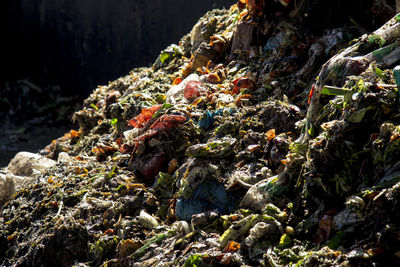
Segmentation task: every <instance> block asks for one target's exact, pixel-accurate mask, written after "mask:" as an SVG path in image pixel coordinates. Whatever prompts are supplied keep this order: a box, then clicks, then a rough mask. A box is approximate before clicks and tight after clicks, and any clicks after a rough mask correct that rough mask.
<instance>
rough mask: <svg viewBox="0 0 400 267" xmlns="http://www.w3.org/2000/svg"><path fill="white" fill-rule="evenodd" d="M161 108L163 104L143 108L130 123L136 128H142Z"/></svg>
mask: <svg viewBox="0 0 400 267" xmlns="http://www.w3.org/2000/svg"><path fill="white" fill-rule="evenodd" d="M160 108H161V105H154V106H152V107H151V108H143V109H142V112H141V113H140V114H139V115H137V116H136V117H135V118H133V119H131V120H129V121H128V124H129V125H130V126H132V127H134V128H142V127H143V126H144V124H145V123H146V122H148V121H149V120H150V119H151V117H152V116H153V114H154V113H156V112H157V110H159V109H160Z"/></svg>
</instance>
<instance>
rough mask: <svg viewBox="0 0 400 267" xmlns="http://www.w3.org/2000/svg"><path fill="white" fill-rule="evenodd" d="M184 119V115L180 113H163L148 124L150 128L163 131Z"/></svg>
mask: <svg viewBox="0 0 400 267" xmlns="http://www.w3.org/2000/svg"><path fill="white" fill-rule="evenodd" d="M186 120H187V119H186V117H185V116H182V115H170V114H164V115H162V116H161V117H160V118H158V119H157V120H156V121H155V122H154V123H153V124H152V125H151V126H150V129H152V130H156V131H165V130H169V129H170V128H172V127H176V126H178V125H179V124H181V123H184V122H186Z"/></svg>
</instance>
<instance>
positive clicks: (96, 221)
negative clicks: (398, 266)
mask: <svg viewBox="0 0 400 267" xmlns="http://www.w3.org/2000/svg"><path fill="white" fill-rule="evenodd" d="M347 2H349V1H290V0H286V1H283V0H280V1H272V0H271V1H268V0H266V1H242V0H241V1H239V2H238V3H237V4H235V5H233V6H232V7H231V8H230V9H229V10H213V11H210V12H209V13H207V14H206V15H205V16H204V17H203V18H201V19H200V20H199V22H198V23H197V24H196V25H195V26H194V28H193V30H192V31H191V33H190V34H188V35H186V36H184V37H183V38H182V40H181V41H180V43H179V45H171V46H169V47H167V48H166V49H165V50H163V51H162V52H161V54H160V55H159V57H158V59H157V60H156V62H155V63H154V65H153V66H152V67H149V68H138V69H134V70H132V71H131V73H130V74H129V75H127V76H125V77H121V78H119V79H117V80H115V81H113V82H111V83H110V84H109V85H107V86H100V87H98V88H97V89H96V90H95V91H94V92H93V93H92V94H91V95H90V97H89V98H88V99H86V101H85V102H84V105H83V107H82V109H81V110H80V111H78V112H76V113H75V115H74V120H75V121H77V122H78V123H79V126H80V129H79V131H74V130H71V131H70V132H68V133H67V134H65V136H63V137H61V138H59V139H57V140H54V141H53V142H52V143H51V144H50V145H49V146H47V147H46V148H45V149H44V150H42V151H41V154H42V155H45V156H46V157H48V158H50V159H53V160H57V159H58V162H55V163H54V164H51V167H49V168H47V169H46V170H45V171H42V172H39V173H36V175H35V176H34V180H33V182H31V183H30V184H28V185H26V186H25V187H22V189H20V190H18V191H17V192H16V193H15V194H14V195H13V196H12V197H11V198H10V199H9V200H8V201H7V202H5V204H4V205H3V207H2V210H1V217H0V222H1V224H0V255H1V256H0V262H1V265H4V266H10V265H18V266H19V265H22V266H28V265H29V266H37V265H48V266H50V265H57V266H71V265H75V266H99V265H102V266H202V265H207V266H208V265H232V266H240V265H251V266H254V265H263V266H264V265H265V266H287V265H293V266H294V265H295V266H303V265H307V266H308V265H312V266H318V265H325V266H327V265H346V266H360V265H366V266H370V265H373V264H382V266H383V265H385V266H388V265H394V264H395V263H396V262H398V261H399V258H400V249H399V240H400V229H399V227H400V225H399V216H400V210H399V201H398V200H399V197H400V182H399V177H400V162H399V160H398V159H399V158H400V155H399V154H400V117H399V114H400V113H399V107H400V102H399V91H398V88H399V86H400V68H399V67H396V64H398V63H399V59H400V46H399V45H400V41H399V36H400V16H399V15H397V16H395V7H394V3H391V2H390V1H387V2H386V1H361V2H360V1H354V4H355V5H356V7H357V8H356V9H354V10H353V9H351V8H350V6H349V8H348V9H346V7H347V5H351V4H350V3H347ZM392 2H394V1H392ZM344 10H349V13H342V15H341V18H343V19H339V17H338V12H342V11H344ZM351 10H353V11H351ZM325 11H326V13H324V12H325ZM350 11H351V12H353V13H352V14H350ZM335 12H336V13H335ZM391 17H392V18H391ZM390 18H391V19H390ZM319 20H320V21H321V22H320V23H318V21H319ZM385 22H386V23H385ZM381 25H383V26H382V27H381V28H378V27H379V26H381ZM329 26H332V28H327V27H329ZM364 27H375V28H378V29H377V30H375V31H373V32H372V31H370V32H368V31H367V30H365V28H364ZM321 29H324V31H323V30H321ZM322 64H323V65H322ZM10 164H11V163H10ZM10 168H11V167H10V166H9V169H10ZM3 171H4V170H3Z"/></svg>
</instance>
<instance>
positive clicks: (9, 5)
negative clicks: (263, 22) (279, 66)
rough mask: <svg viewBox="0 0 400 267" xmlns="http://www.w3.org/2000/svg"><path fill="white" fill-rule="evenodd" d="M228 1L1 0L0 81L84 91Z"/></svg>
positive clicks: (152, 54)
mask: <svg viewBox="0 0 400 267" xmlns="http://www.w3.org/2000/svg"><path fill="white" fill-rule="evenodd" d="M235 2H236V1H234V0H198V1H190V0H36V1H32V0H3V1H1V4H0V5H1V10H2V11H3V12H2V13H3V14H2V15H1V16H2V20H4V21H3V23H2V25H3V26H5V29H4V30H3V31H2V33H3V37H2V38H1V39H2V43H3V48H2V54H3V55H2V65H3V67H5V68H2V69H5V71H2V74H1V79H0V80H1V84H3V83H4V82H6V81H12V80H16V79H24V78H29V79H31V80H34V81H36V82H38V83H43V82H46V83H53V84H58V85H60V87H61V88H62V90H63V91H64V93H65V92H67V93H68V92H69V93H71V94H73V93H79V94H81V95H82V94H83V95H85V96H87V95H88V94H89V93H90V92H91V91H92V90H93V89H94V88H95V87H96V86H97V85H99V84H107V83H108V82H109V81H112V80H114V79H116V78H118V77H120V76H123V75H125V74H127V73H128V72H129V71H130V70H131V69H132V68H134V67H139V66H148V65H149V64H151V63H152V62H153V61H154V60H155V59H156V57H157V56H158V54H159V52H160V51H161V50H162V49H163V48H165V47H166V46H168V45H169V44H171V43H177V42H178V41H179V39H180V38H181V37H182V36H183V35H184V34H186V33H188V32H189V31H190V30H191V28H192V27H193V25H194V24H195V23H196V21H197V20H198V19H199V18H200V17H201V16H202V15H203V14H204V13H205V12H206V11H208V10H211V9H212V8H216V7H226V8H229V7H230V5H232V4H233V3H235ZM4 46H5V48H4Z"/></svg>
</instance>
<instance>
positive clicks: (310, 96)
mask: <svg viewBox="0 0 400 267" xmlns="http://www.w3.org/2000/svg"><path fill="white" fill-rule="evenodd" d="M314 91H315V85H313V86H312V87H311V90H310V93H309V94H308V104H310V103H311V98H312V97H313V95H314Z"/></svg>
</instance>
